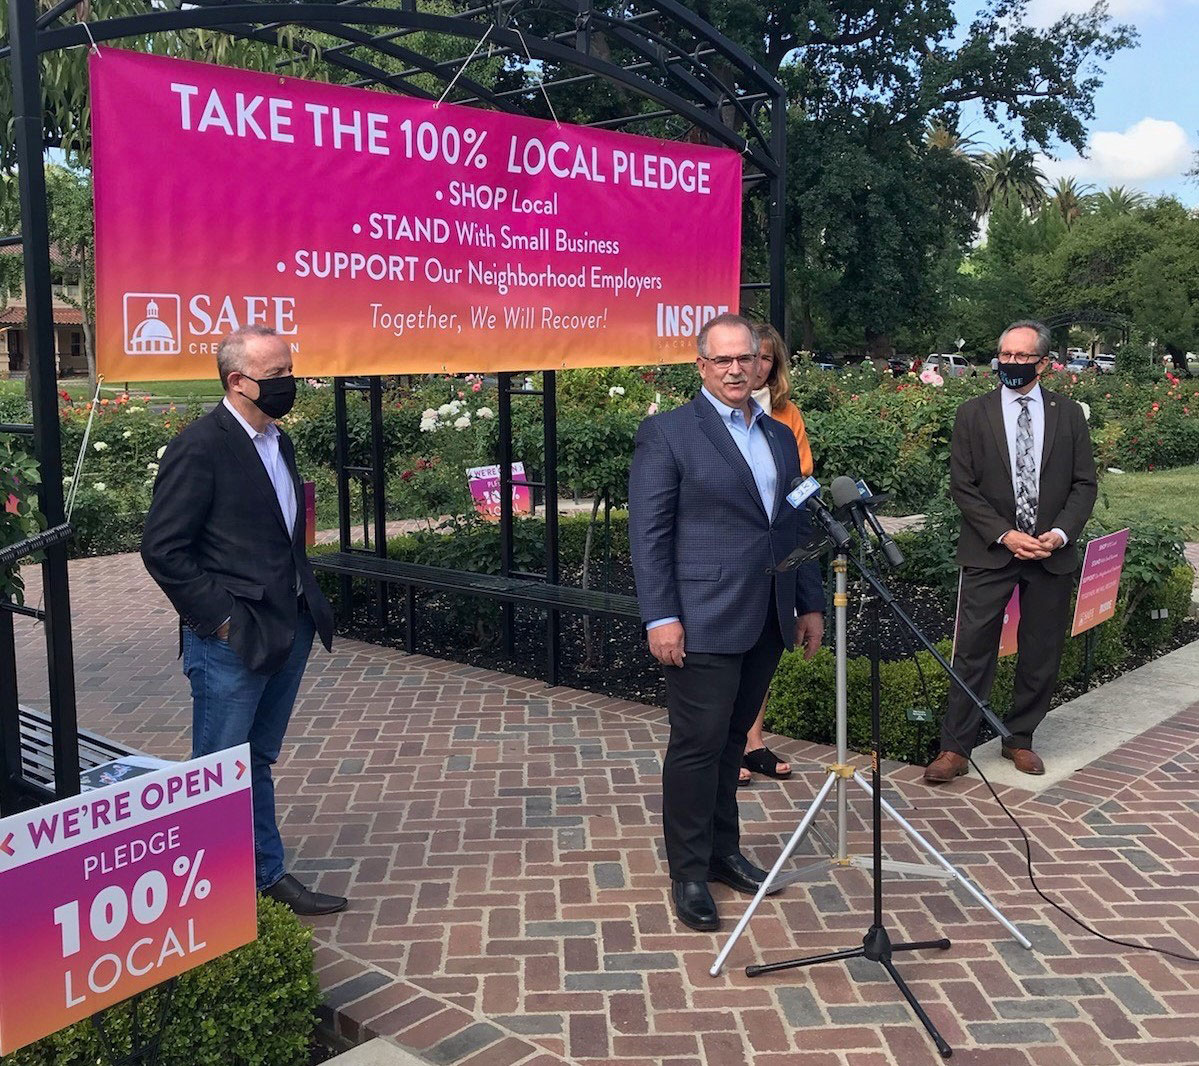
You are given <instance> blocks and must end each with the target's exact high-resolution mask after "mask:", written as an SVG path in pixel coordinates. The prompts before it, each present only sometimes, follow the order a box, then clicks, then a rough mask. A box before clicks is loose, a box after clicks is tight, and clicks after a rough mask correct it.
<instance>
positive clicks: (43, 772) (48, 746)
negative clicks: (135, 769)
mask: <svg viewBox="0 0 1199 1066" xmlns="http://www.w3.org/2000/svg"><path fill="white" fill-rule="evenodd" d="M19 722H20V737H21V772H22V776H23V777H24V778H25V780H26V781H31V782H34V783H35V784H38V785H41V786H42V787H43V788H44V789H46V790H48V791H49V792H53V791H54V732H53V729H52V727H51V725H50V719H49V717H48V716H47V715H44V714H42V713H40V712H39V711H35V710H32V709H31V708H29V707H26V706H24V705H22V706H21V708H20V718H19ZM142 754H144V753H143V752H140V751H137V750H136V749H135V748H127V747H125V746H124V745H123V744H117V743H116V742H115V741H112V740H109V739H108V738H107V737H102V736H100V735H99V734H98V733H89V732H87V731H86V730H84V729H80V730H79V769H80V770H90V769H91V768H92V767H93V766H100V765H102V764H103V763H106V762H112V760H113V759H120V758H122V757H123V756H126V755H142Z"/></svg>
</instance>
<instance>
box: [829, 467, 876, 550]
mask: <svg viewBox="0 0 1199 1066" xmlns="http://www.w3.org/2000/svg"><path fill="white" fill-rule="evenodd" d="M829 492H830V493H832V497H833V514H835V515H836V516H837V517H838V518H840V519H842V520H843V521H844V520H847V519H848V520H849V521H852V522H853V527H854V529H856V530H857V531H858V543H859V544H861V546H862V550H863V551H865V552H866V554H867V555H873V554H874V543H873V542H872V541H871V539H870V537H869V536H867V534H866V523H865V522H864V521H863V520H862V509H861V508H860V507H858V506H856V504H858V503H859V502H860V501H861V498H862V497H861V495H860V494H859V493H858V486H857V483H856V482H855V481H854V480H853V478H849V477H846V476H845V475H844V474H842V475H841V476H840V477H835V478H833V483H832V484H831V485H830V486H829Z"/></svg>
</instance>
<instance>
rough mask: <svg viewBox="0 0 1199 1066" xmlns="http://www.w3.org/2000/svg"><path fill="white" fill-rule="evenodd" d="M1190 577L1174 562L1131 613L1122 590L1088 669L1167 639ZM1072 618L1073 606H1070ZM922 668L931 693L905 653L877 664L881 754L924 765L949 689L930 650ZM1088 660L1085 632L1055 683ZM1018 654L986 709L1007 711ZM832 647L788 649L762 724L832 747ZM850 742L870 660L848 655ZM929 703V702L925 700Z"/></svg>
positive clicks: (859, 729)
mask: <svg viewBox="0 0 1199 1066" xmlns="http://www.w3.org/2000/svg"><path fill="white" fill-rule="evenodd" d="M1193 579H1194V574H1193V572H1192V570H1191V568H1190V567H1189V566H1178V567H1175V568H1174V570H1173V572H1172V573H1171V574H1170V576H1169V578H1168V579H1167V580H1166V581H1165V582H1164V583H1163V585H1162V586H1161V587H1160V588H1158V589H1156V590H1155V591H1154V592H1153V593H1151V594H1150V595H1148V596H1145V597H1141V598H1140V600H1139V603H1138V604H1137V605H1135V606H1134V607H1133V610H1132V612H1131V614H1130V613H1129V609H1128V608H1129V595H1128V593H1127V592H1125V593H1123V594H1122V595H1121V597H1120V599H1119V601H1118V603H1117V606H1116V614H1115V617H1113V618H1112V619H1110V620H1109V621H1107V622H1105V623H1104V624H1103V625H1101V626H1098V627H1097V628H1096V630H1095V648H1094V652H1093V658H1092V671H1093V672H1098V671H1100V670H1102V669H1104V668H1105V667H1109V666H1116V665H1118V664H1119V663H1121V662H1122V661H1123V660H1124V659H1125V658H1126V657H1127V656H1128V654H1129V653H1130V652H1131V651H1134V650H1135V651H1139V652H1145V651H1150V650H1152V649H1153V648H1155V647H1160V646H1161V645H1163V644H1165V643H1166V642H1167V641H1168V640H1170V638H1171V637H1173V635H1174V630H1175V628H1176V627H1177V625H1178V622H1179V620H1180V619H1182V618H1185V617H1186V614H1187V611H1188V609H1189V607H1190V603H1191V585H1192V581H1193ZM1159 608H1165V609H1166V611H1167V617H1166V618H1164V619H1161V620H1154V619H1151V618H1150V612H1151V611H1153V610H1155V609H1159ZM1071 617H1073V611H1071ZM950 648H951V645H950V642H949V641H948V640H943V641H941V642H940V643H939V644H938V645H937V649H938V651H940V652H941V654H942V655H944V656H945V657H946V658H948V657H949V654H950ZM918 658H919V661H920V668H921V669H923V671H924V679H925V682H926V683H927V685H928V697H927V698H926V696H925V693H924V689H923V687H922V685H921V683H920V674H919V670H918V669H917V667H916V664H915V663H914V662H913V661H912V659H911V658H910V657H909V658H907V659H897V660H894V661H892V662H884V663H882V664H881V678H882V741H883V753H884V755H885V757H887V758H890V759H900V760H903V761H904V762H911V763H918V764H921V765H923V764H925V763H926V762H927V761H928V756H929V750H928V746H929V744H930V743H931V744H935V740H936V737H937V736H939V734H940V723H941V717H942V715H943V714H944V710H945V703H946V700H947V698H948V694H949V682H948V680H947V679H946V677H945V676H944V674H943V673H942V671H941V669H940V667H939V666H938V665H937V664H936V663H935V662H934V661H933V658H932V656H931V655H929V654H927V653H926V652H921V653H920V654H919V656H918ZM1085 664H1086V636H1085V634H1084V635H1081V636H1078V637H1070V638H1068V639H1067V640H1066V646H1065V649H1064V651H1063V653H1062V666H1061V674H1060V678H1059V680H1060V682H1067V681H1073V680H1075V679H1077V678H1080V677H1081V676H1082V674H1083V671H1084V669H1085ZM1015 667H1016V657H1015V656H1008V657H1006V658H1003V659H1000V660H999V666H998V669H997V670H996V673H995V684H994V687H993V689H992V691H991V707H992V709H993V710H994V711H995V712H996V713H997V714H999V715H1005V714H1007V713H1008V711H1010V710H1011V705H1012V684H1013V679H1014V677H1015ZM833 669H834V660H833V653H832V650H831V649H829V648H822V649H821V650H820V651H819V652H818V653H817V654H816V655H815V656H813V658H812V659H810V660H805V659H804V658H803V655H802V654H800V653H799V652H786V653H784V655H783V658H782V661H781V662H780V663H779V668H778V670H777V672H776V673H775V675H774V681H773V682H772V683H771V686H770V701H769V704H768V706H767V710H766V727H767V728H768V729H769V730H771V731H772V732H775V733H778V734H780V735H782V736H788V737H795V738H797V739H801V740H810V741H814V742H816V743H819V744H832V743H834V742H835V740H836V718H835V714H836V704H835V693H836V686H835V678H834V674H833ZM847 675H848V683H849V691H848V721H847V724H848V732H849V746H850V748H852V749H853V750H855V751H860V752H861V751H868V750H869V748H870V736H871V729H870V662H869V660H868V659H867V658H866V657H865V656H859V657H856V658H853V659H851V660H850V661H849V663H848V668H847ZM930 701H931V703H932V706H931V707H929V703H930ZM913 708H917V709H922V710H927V711H929V712H930V713H929V721H927V722H919V721H912V720H910V719H909V717H908V711H909V710H910V709H913Z"/></svg>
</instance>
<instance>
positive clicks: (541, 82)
mask: <svg viewBox="0 0 1199 1066" xmlns="http://www.w3.org/2000/svg"><path fill="white" fill-rule="evenodd" d="M516 36H517V37H519V38H520V46H521V47H522V48H523V49H524V50H525V58H526V59H528V61H529V66H530V67H532V66H533V56H532V53H530V51H529V46H528V45H527V44H526V43H525V35H524V34H523V33H521V31H520V28H519V27H517V30H516ZM537 88H539V89H540V90H541V95H542V96H543V97H544V98H545V106H546V107H548V108H549V109H550V114H551V115H552V116H553V119H554V125H555V126H557V127H558V129H561V128H562V123H561V122H560V121H559V120H558V112H557V111H555V110H554V105H553V103H552V101H551V100H550V94H549V93H548V92H546V91H545V79H544V78H542V76H541V71H540V70H538V71H537Z"/></svg>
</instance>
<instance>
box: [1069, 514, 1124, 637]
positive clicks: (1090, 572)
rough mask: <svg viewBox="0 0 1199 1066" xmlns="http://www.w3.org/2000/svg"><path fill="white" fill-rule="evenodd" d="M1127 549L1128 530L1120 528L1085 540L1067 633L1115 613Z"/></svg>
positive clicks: (1099, 622)
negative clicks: (1071, 622)
mask: <svg viewBox="0 0 1199 1066" xmlns="http://www.w3.org/2000/svg"><path fill="white" fill-rule="evenodd" d="M1127 550H1128V530H1127V529H1121V530H1120V531H1119V532H1116V533H1109V534H1107V536H1105V537H1096V538H1095V539H1094V540H1092V541H1090V542H1089V543H1088V544H1087V550H1086V554H1084V555H1083V559H1082V574H1081V575H1080V576H1079V579H1078V598H1077V600H1075V602H1074V624H1073V626H1071V627H1070V636H1072V637H1076V636H1078V634H1079V633H1085V632H1086V631H1087V630H1088V629H1094V628H1095V626H1097V625H1101V624H1102V623H1104V622H1106V621H1107V620H1108V619H1109V618H1111V617H1112V616H1113V615H1114V614H1115V613H1116V600H1117V599H1118V598H1119V595H1120V574H1121V573H1122V572H1123V570H1124V553H1125V552H1126V551H1127Z"/></svg>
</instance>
